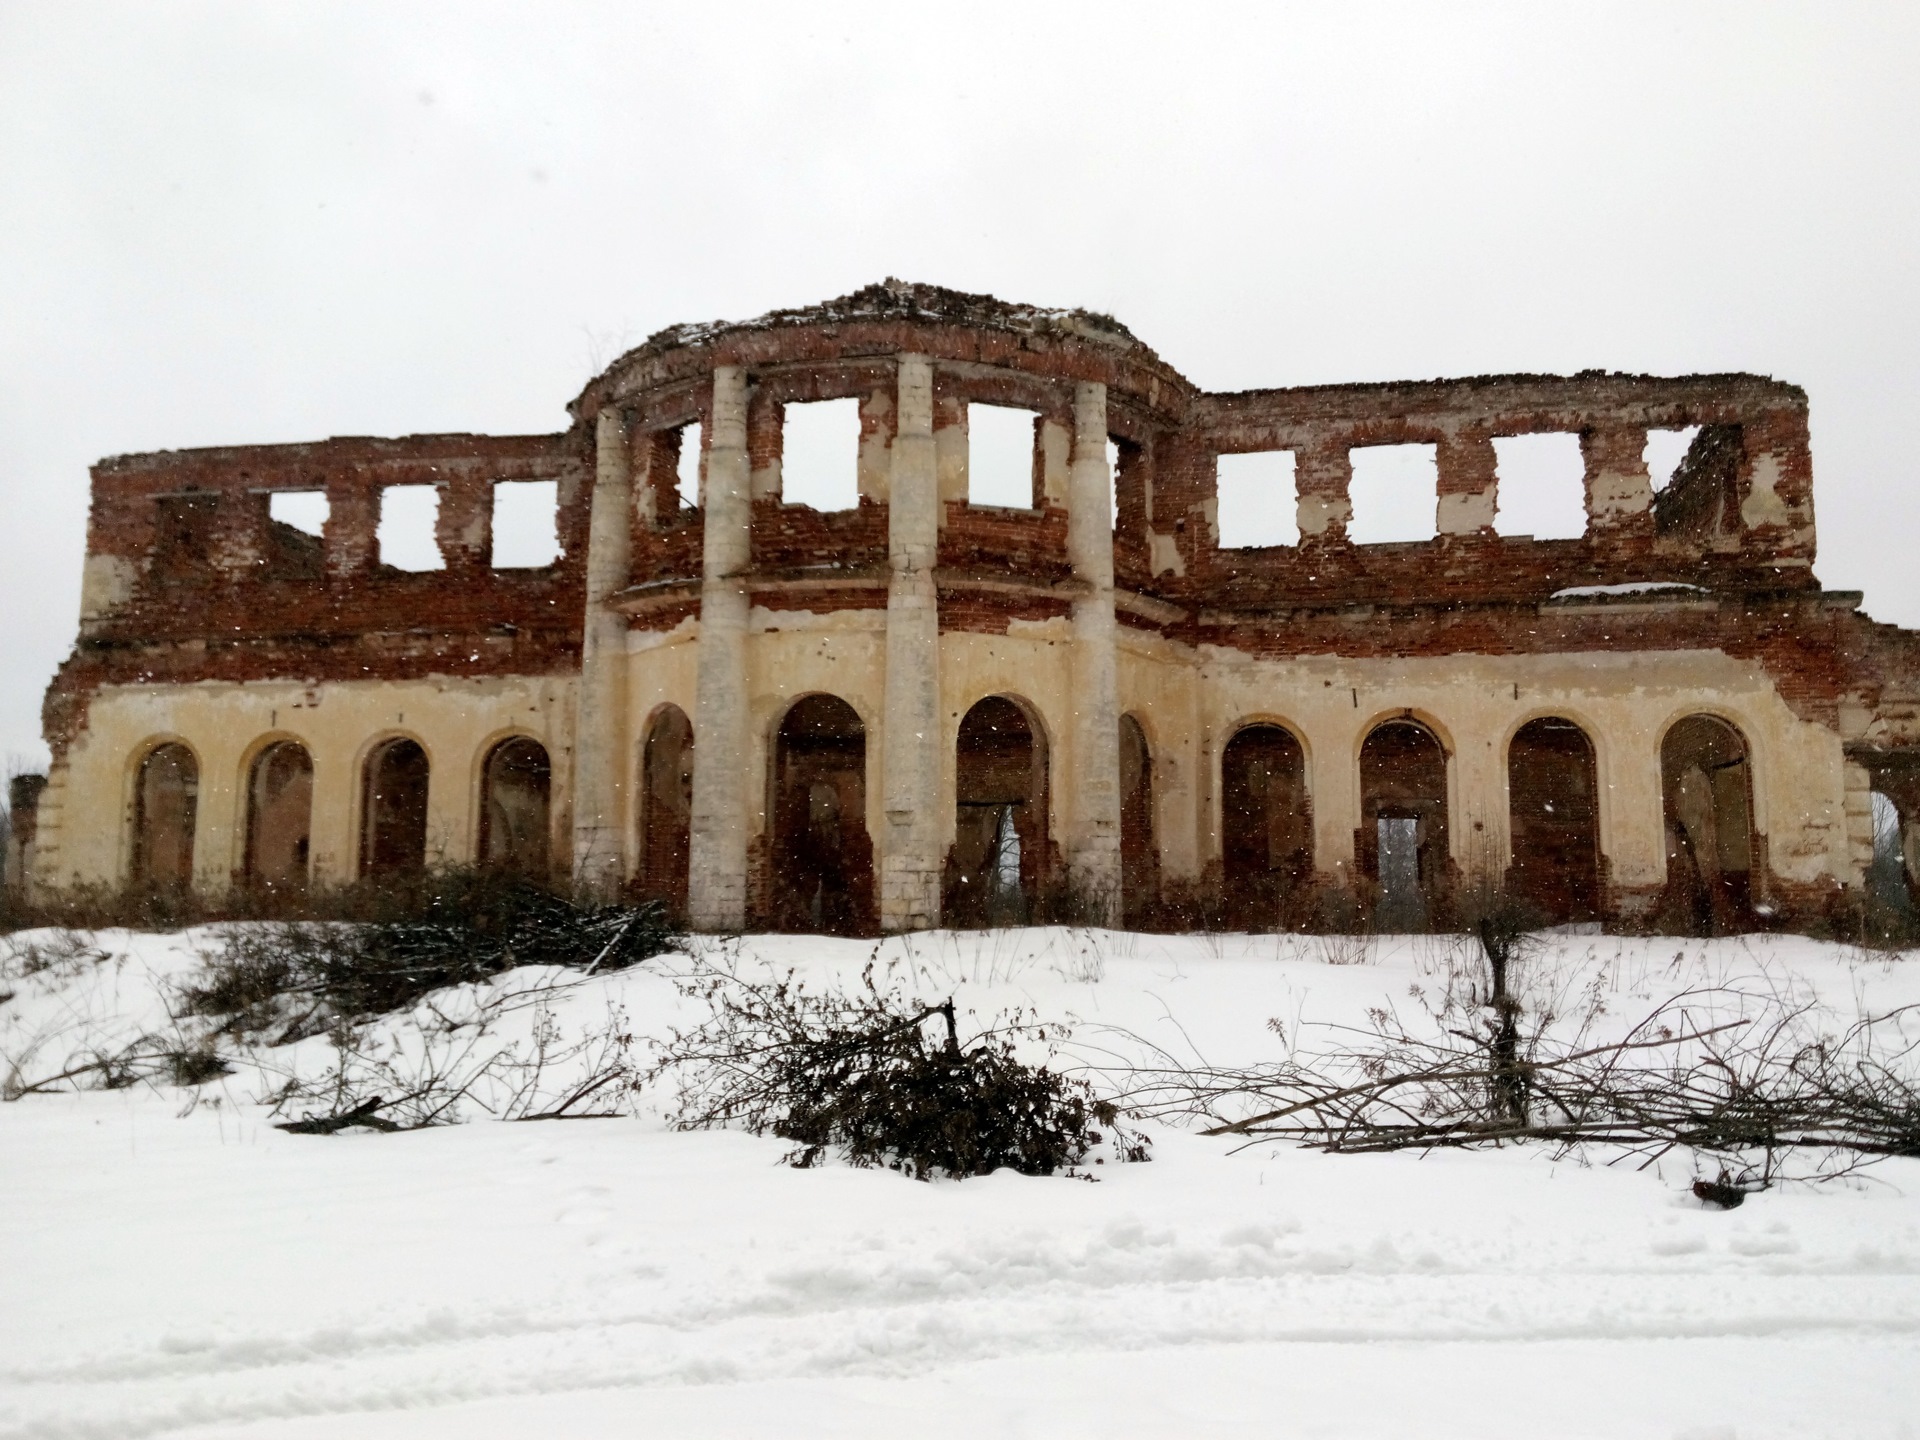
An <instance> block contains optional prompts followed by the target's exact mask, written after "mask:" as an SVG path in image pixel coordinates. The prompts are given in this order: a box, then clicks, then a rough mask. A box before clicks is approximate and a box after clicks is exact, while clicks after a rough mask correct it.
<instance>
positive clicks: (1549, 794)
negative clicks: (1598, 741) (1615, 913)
mask: <svg viewBox="0 0 1920 1440" xmlns="http://www.w3.org/2000/svg"><path fill="white" fill-rule="evenodd" d="M1599 793H1600V791H1599V784H1598V782H1597V780H1596V778H1595V770H1594V760H1593V745H1592V743H1591V742H1590V741H1589V740H1588V739H1587V733H1586V731H1584V730H1582V729H1581V728H1580V727H1579V726H1578V725H1576V724H1574V723H1573V722H1572V721H1571V720H1560V719H1540V720H1530V721H1528V722H1527V723H1526V724H1525V725H1522V726H1521V727H1520V730H1519V733H1518V734H1516V735H1515V736H1514V737H1513V743H1512V745H1511V746H1509V747H1508V750H1507V813H1508V816H1509V828H1510V830H1511V836H1512V845H1513V866H1512V868H1511V869H1509V870H1508V871H1507V890H1508V892H1509V893H1510V894H1512V895H1513V896H1514V897H1515V898H1516V899H1518V900H1519V901H1520V902H1521V903H1522V904H1524V905H1526V906H1527V907H1528V908H1530V909H1532V910H1535V911H1537V912H1538V913H1539V914H1540V915H1542V916H1544V917H1545V918H1546V919H1548V920H1550V921H1552V922H1553V923H1554V924H1556V925H1564V924H1568V923H1569V922H1574V921H1587V920H1597V919H1599V918H1600V811H1599Z"/></svg>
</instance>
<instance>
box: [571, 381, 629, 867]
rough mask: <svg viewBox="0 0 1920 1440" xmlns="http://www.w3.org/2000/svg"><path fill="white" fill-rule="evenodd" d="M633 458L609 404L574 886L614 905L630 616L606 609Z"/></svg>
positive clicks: (622, 565)
mask: <svg viewBox="0 0 1920 1440" xmlns="http://www.w3.org/2000/svg"><path fill="white" fill-rule="evenodd" d="M632 511H633V477H632V458H631V452H630V447H629V443H628V437H627V426H626V421H625V419H624V417H622V415H621V414H620V412H619V410H618V409H616V408H614V407H612V406H607V407H605V408H603V409H602V410H601V411H600V413H599V414H598V415H597V416H596V417H595V421H594V473H593V508H592V510H591V511H590V512H589V516H588V522H587V574H586V590H587V597H586V598H587V606H586V616H585V619H584V621H583V623H582V628H581V634H580V702H579V711H578V716H577V719H576V723H575V725H574V760H573V885H574V889H575V890H576V891H578V892H579V893H580V894H581V895H583V896H590V897H592V898H594V899H599V900H607V899H611V898H612V897H613V896H614V895H616V894H618V893H619V890H620V887H621V884H622V883H623V882H624V881H625V879H626V854H625V850H626V846H625V844H624V834H623V832H624V829H625V827H624V826H623V825H622V824H621V818H620V817H621V811H622V806H621V803H620V802H621V790H622V788H623V787H624V784H625V779H626V766H625V765H624V763H623V761H622V757H623V755H624V753H625V750H626V746H625V743H624V735H625V726H624V725H623V723H622V721H623V720H624V718H625V716H624V707H623V706H622V705H621V703H620V697H621V694H622V692H623V691H624V690H625V688H626V673H627V671H626V659H627V622H626V617H625V616H623V615H621V614H619V613H618V612H617V611H614V610H611V609H609V608H608V607H607V603H606V602H607V600H608V598H609V597H611V596H613V595H615V594H617V593H618V592H619V591H620V590H622V589H624V588H625V587H626V583H627V578H628V571H629V562H630V559H631V552H632V545H633V536H632V531H631V529H630V526H631V524H632V519H631V516H632Z"/></svg>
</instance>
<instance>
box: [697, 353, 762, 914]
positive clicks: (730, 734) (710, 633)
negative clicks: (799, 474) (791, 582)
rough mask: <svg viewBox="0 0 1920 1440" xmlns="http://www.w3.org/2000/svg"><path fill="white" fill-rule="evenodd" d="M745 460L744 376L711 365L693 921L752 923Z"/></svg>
mask: <svg viewBox="0 0 1920 1440" xmlns="http://www.w3.org/2000/svg"><path fill="white" fill-rule="evenodd" d="M750 486H751V476H750V473H749V470H748V462H747V376H746V372H745V371H744V370H742V369H741V368H740V367H739V366H738V365H720V366H716V367H715V369H714V372H713V425H712V429H711V431H710V432H709V435H708V439H707V478H706V490H705V493H704V494H703V495H702V496H701V498H700V503H701V509H702V511H703V512H704V517H705V522H704V523H705V536H704V545H705V548H704V550H703V551H702V559H701V582H700V640H699V645H700V659H699V664H698V669H697V670H696V672H695V678H694V708H693V814H692V817H691V825H692V834H691V845H690V849H691V855H690V857H689V875H688V880H687V918H688V920H689V921H690V922H691V923H692V925H693V928H694V929H696V930H738V929H740V928H741V927H742V926H744V925H745V924H746V923H747V815H748V804H747V798H748V795H749V793H750V787H751V785H752V784H753V782H754V779H755V777H754V776H752V775H750V774H749V773H748V765H749V761H750V759H751V750H750V747H749V745H748V738H749V732H748V714H747V600H748V593H747V569H748V566H749V564H750V563H751V560H752V541H753V498H752V492H751V488H750Z"/></svg>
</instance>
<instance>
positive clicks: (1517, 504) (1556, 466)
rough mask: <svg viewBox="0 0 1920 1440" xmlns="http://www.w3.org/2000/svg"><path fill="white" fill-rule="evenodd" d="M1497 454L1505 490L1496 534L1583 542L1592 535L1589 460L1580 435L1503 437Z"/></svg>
mask: <svg viewBox="0 0 1920 1440" xmlns="http://www.w3.org/2000/svg"><path fill="white" fill-rule="evenodd" d="M1493 453H1494V473H1495V474H1496V475H1497V476H1498V477H1499V486H1500V489H1499V491H1498V495H1499V510H1498V512H1497V513H1496V515H1495V516H1494V521H1493V528H1494V529H1495V530H1496V531H1498V532H1499V533H1500V534H1502V535H1531V536H1532V537H1533V538H1534V539H1536V540H1578V539H1579V538H1580V537H1581V536H1582V535H1584V534H1586V533H1587V462H1586V459H1585V457H1584V456H1582V455H1581V453H1580V437H1579V436H1578V435H1574V434H1571V433H1568V432H1563V431H1557V432H1551V433H1548V434H1544V435H1502V436H1499V437H1497V438H1496V439H1495V440H1494V442H1493Z"/></svg>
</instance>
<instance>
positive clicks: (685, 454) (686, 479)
mask: <svg viewBox="0 0 1920 1440" xmlns="http://www.w3.org/2000/svg"><path fill="white" fill-rule="evenodd" d="M700 434H701V427H700V422H699V421H698V420H696V421H694V422H693V423H692V424H691V425H682V426H681V427H680V459H679V463H678V464H677V466H676V467H675V470H674V482H673V484H674V490H675V492H676V493H677V494H678V495H679V496H680V503H681V504H682V505H684V506H686V508H687V509H689V510H698V509H699V508H700V465H701V462H702V460H703V458H704V456H705V451H704V450H703V449H702V447H701V440H700Z"/></svg>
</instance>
